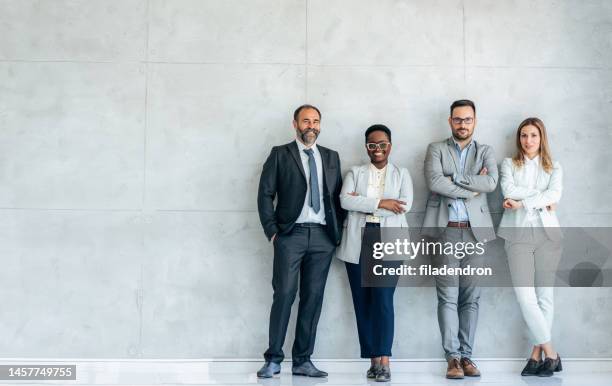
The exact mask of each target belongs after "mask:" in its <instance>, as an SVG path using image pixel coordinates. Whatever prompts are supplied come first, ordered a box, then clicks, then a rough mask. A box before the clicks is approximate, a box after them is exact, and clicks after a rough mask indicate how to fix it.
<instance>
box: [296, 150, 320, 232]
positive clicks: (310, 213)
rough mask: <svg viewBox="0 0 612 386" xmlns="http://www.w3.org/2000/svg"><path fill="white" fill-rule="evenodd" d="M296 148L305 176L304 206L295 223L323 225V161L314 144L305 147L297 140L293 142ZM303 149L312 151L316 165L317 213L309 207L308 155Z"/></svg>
mask: <svg viewBox="0 0 612 386" xmlns="http://www.w3.org/2000/svg"><path fill="white" fill-rule="evenodd" d="M295 142H296V143H297V146H298V152H299V153H300V159H301V160H302V166H303V167H304V173H305V174H306V197H305V198H304V206H302V212H301V213H300V215H299V217H298V218H297V220H296V221H295V222H296V223H298V224H299V223H306V222H311V223H318V224H323V225H325V207H324V206H323V160H322V159H321V153H319V149H318V148H317V144H316V143H314V144H313V145H312V146H311V147H310V148H308V147H306V145H304V144H303V143H302V142H300V141H299V140H298V139H296V140H295ZM305 149H312V150H313V155H314V159H315V163H316V164H317V179H318V180H319V201H320V209H319V213H315V211H314V210H313V209H312V208H311V207H310V205H309V203H310V166H309V165H308V154H306V153H305V152H304V150H305Z"/></svg>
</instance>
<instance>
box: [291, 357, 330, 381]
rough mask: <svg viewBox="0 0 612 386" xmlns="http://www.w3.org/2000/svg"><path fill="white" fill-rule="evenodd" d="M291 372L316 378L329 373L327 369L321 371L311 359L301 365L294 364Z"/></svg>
mask: <svg viewBox="0 0 612 386" xmlns="http://www.w3.org/2000/svg"><path fill="white" fill-rule="evenodd" d="M291 373H292V374H293V375H303V376H305V377H314V378H323V377H327V373H326V372H325V371H321V370H319V369H317V368H316V367H315V365H313V364H312V362H311V361H306V362H303V363H300V364H299V365H296V364H295V363H294V364H293V367H292V368H291Z"/></svg>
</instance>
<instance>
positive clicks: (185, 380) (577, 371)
mask: <svg viewBox="0 0 612 386" xmlns="http://www.w3.org/2000/svg"><path fill="white" fill-rule="evenodd" d="M315 362H316V364H317V366H318V367H320V368H321V369H322V370H326V371H328V372H329V377H328V378H326V379H313V378H305V377H295V376H292V375H291V372H290V371H291V368H290V364H284V366H283V368H282V371H281V374H280V376H278V377H275V378H273V379H266V380H261V379H257V377H256V376H255V372H256V371H257V369H258V368H259V366H260V365H261V362H259V361H255V360H182V361H181V360H167V361H166V360H104V359H101V360H68V359H66V360H62V361H53V360H51V361H49V360H31V359H28V360H18V359H17V360H0V365H8V364H10V365H17V364H21V365H34V364H45V365H53V366H59V365H68V364H76V366H77V379H76V380H75V381H37V380H36V381H13V380H11V381H0V384H27V385H49V384H61V385H213V384H214V385H248V384H261V385H273V386H281V385H309V386H314V385H329V386H331V385H367V384H369V385H375V384H378V383H376V382H372V381H369V382H368V381H367V380H366V378H365V375H364V374H365V370H366V369H367V367H368V364H367V362H365V361H357V360H343V361H341V360H338V361H331V360H320V361H315ZM477 363H478V365H479V367H480V369H481V370H482V372H483V375H482V377H480V378H471V379H467V378H466V379H463V380H447V379H445V378H444V376H443V375H444V370H445V363H444V362H442V361H440V360H397V361H395V362H393V363H392V367H391V370H392V381H391V383H390V384H392V385H475V384H483V385H495V386H498V385H499V386H502V385H504V386H505V385H530V386H536V385H563V386H573V385H576V386H584V385H588V386H600V385H601V386H604V385H605V386H609V385H611V384H612V360H607V359H602V360H599V359H598V360H580V359H566V360H564V363H563V365H564V371H563V372H561V373H558V374H556V375H555V376H554V377H551V378H537V377H521V376H520V375H519V372H520V369H521V368H522V365H523V361H522V360H516V359H505V360H504V359H502V360H490V359H488V360H486V359H482V360H477Z"/></svg>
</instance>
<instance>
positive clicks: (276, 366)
mask: <svg viewBox="0 0 612 386" xmlns="http://www.w3.org/2000/svg"><path fill="white" fill-rule="evenodd" d="M280 370H281V366H280V363H274V362H266V363H265V364H264V365H263V366H262V368H261V369H259V371H258V372H257V378H272V377H273V376H274V375H276V374H278V373H280Z"/></svg>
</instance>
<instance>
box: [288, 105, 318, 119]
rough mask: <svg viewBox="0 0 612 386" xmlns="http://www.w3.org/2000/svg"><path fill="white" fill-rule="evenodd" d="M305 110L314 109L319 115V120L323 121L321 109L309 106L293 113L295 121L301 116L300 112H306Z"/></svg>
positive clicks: (299, 108) (302, 106)
mask: <svg viewBox="0 0 612 386" xmlns="http://www.w3.org/2000/svg"><path fill="white" fill-rule="evenodd" d="M305 109H313V110H315V111H316V112H317V113H318V114H319V120H321V112H320V111H319V109H318V108H316V107H315V106H313V105H309V104H305V105H301V106H300V107H298V108H297V109H295V112H294V113H293V120H294V121H297V119H298V115H300V111H302V110H305Z"/></svg>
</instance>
